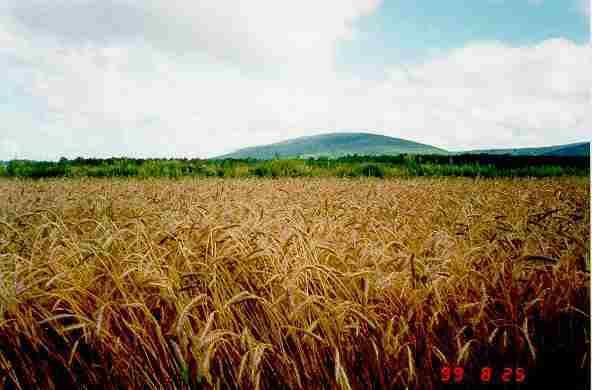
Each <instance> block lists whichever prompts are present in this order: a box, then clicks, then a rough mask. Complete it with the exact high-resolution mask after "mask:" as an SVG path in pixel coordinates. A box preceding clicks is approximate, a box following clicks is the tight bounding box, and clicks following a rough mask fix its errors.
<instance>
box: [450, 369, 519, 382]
mask: <svg viewBox="0 0 592 390" xmlns="http://www.w3.org/2000/svg"><path fill="white" fill-rule="evenodd" d="M475 379H476V378H467V376H466V373H465V369H464V368H463V367H461V366H444V367H442V368H441V369H440V380H441V381H442V383H445V384H462V383H466V382H473V383H474V382H480V383H483V384H488V383H503V384H506V383H508V384H509V383H516V384H521V383H524V382H525V381H526V370H525V369H524V368H522V367H504V368H502V369H498V370H494V369H493V368H491V367H487V366H486V367H483V368H481V370H480V372H479V378H478V380H475Z"/></svg>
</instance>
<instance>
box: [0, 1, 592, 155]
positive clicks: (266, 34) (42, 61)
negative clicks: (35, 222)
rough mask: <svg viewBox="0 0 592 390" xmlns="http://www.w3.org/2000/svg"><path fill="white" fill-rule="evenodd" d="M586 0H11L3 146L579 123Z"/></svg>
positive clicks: (459, 144) (475, 144)
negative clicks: (133, 0) (181, 0)
mask: <svg viewBox="0 0 592 390" xmlns="http://www.w3.org/2000/svg"><path fill="white" fill-rule="evenodd" d="M589 9H590V8H589V2H588V1H586V0H563V1H559V0H553V1H552V0H471V1H469V0H466V1H458V0H449V1H446V2H443V1H442V2H440V1H438V2H436V1H424V0H421V1H403V0H401V1H389V0H384V1H382V0H324V1H322V2H319V1H318V0H300V1H298V2H294V1H288V0H276V1H273V2H269V1H266V0H253V1H248V2H234V1H232V2H231V1H223V0H195V1H191V2H170V1H165V0H147V1H142V2H131V1H129V0H109V1H98V0H7V1H4V2H2V4H0V74H2V75H3V77H2V78H0V117H2V119H3V120H2V122H1V123H0V160H4V159H10V158H14V157H18V158H32V159H57V158H59V157H60V156H65V157H69V158H73V157H77V156H86V157H90V156H95V157H109V156H135V157H173V156H177V157H210V156H215V155H218V154H222V153H225V152H229V151H232V150H235V149H237V148H241V147H245V146H252V145H257V144H264V143H271V142H276V141H281V140H285V139H288V138H292V137H298V136H304V135H313V134H320V133H325V132H334V131H368V132H374V133H378V134H384V135H390V136H394V137H400V138H407V139H411V140H415V141H419V142H424V143H428V144H433V145H435V146H438V147H442V148H447V149H450V150H462V149H475V148H497V147H521V146H542V145H551V144H560V143H568V142H576V141H582V140H589V133H590V127H591V126H592V120H591V118H590V115H589V114H588V112H589V111H591V110H590V88H591V86H592V79H591V75H590V73H591V72H590V71H589V69H591V68H592V63H591V59H590V55H589V44H588V42H589V38H590V34H589V26H590V24H589V12H590V11H589Z"/></svg>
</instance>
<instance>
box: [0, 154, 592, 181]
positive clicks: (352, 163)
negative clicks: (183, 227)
mask: <svg viewBox="0 0 592 390" xmlns="http://www.w3.org/2000/svg"><path fill="white" fill-rule="evenodd" d="M589 174H590V169H589V159H588V158H586V157H550V156H508V155H459V156H442V155H398V156H357V155H354V156H345V157H341V158H336V159H329V158H308V159H275V160H255V159H224V160H221V159H216V160H200V159H192V160H188V159H169V160H166V159H161V160H155V159H149V160H141V159H127V158H111V159H106V160H102V159H82V158H77V159H75V160H67V159H64V158H62V159H61V160H60V161H58V162H47V161H27V160H14V161H10V162H9V163H8V164H7V165H5V166H4V165H2V166H0V176H4V177H21V178H44V177H140V178H142V177H146V178H147V177H168V178H178V177H187V176H189V177H227V178H240V177H271V178H278V177H331V176H334V177H378V178H389V177H416V176H430V177H438V176H462V177H484V178H485V177H486V178H495V177H557V176H589Z"/></svg>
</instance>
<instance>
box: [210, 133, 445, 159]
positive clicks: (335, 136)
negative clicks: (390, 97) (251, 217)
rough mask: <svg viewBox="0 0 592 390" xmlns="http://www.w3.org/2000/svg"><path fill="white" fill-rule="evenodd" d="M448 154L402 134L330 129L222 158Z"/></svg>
mask: <svg viewBox="0 0 592 390" xmlns="http://www.w3.org/2000/svg"><path fill="white" fill-rule="evenodd" d="M403 153H407V154H447V152H446V151H445V150H444V149H440V148H436V147H434V146H431V145H425V144H421V143H418V142H413V141H409V140H405V139H401V138H393V137H387V136H384V135H378V134H370V133H330V134H322V135H314V136H309V137H299V138H294V139H291V140H287V141H283V142H277V143H274V144H270V145H264V146H254V147H250V148H244V149H239V150H237V151H236V152H233V153H229V154H226V155H223V156H220V157H218V158H256V159H272V158H274V157H282V158H285V157H302V158H308V157H325V156H326V157H341V156H346V155H354V154H358V155H366V156H377V155H394V154H403Z"/></svg>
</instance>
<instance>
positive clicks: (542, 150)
mask: <svg viewBox="0 0 592 390" xmlns="http://www.w3.org/2000/svg"><path fill="white" fill-rule="evenodd" d="M460 153H471V154H509V155H512V156H556V157H567V156H590V143H589V142H577V143H573V144H565V145H555V146H544V147H539V148H516V149H485V150H471V151H467V152H459V153H457V154H460Z"/></svg>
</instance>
